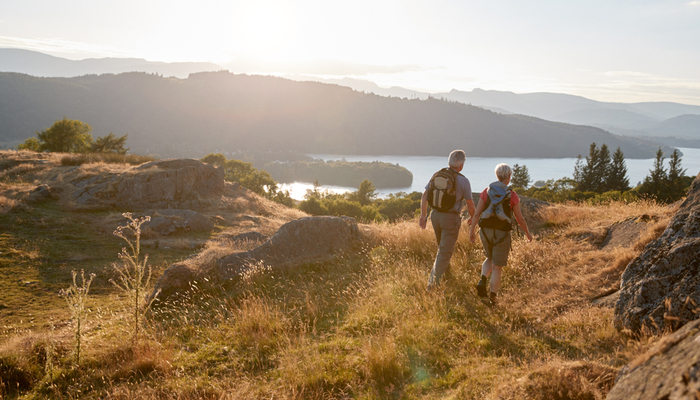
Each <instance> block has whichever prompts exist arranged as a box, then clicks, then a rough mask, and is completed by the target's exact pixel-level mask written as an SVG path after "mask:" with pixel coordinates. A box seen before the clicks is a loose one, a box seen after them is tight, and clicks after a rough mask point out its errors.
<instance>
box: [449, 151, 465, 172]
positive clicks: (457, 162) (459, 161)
mask: <svg viewBox="0 0 700 400" xmlns="http://www.w3.org/2000/svg"><path fill="white" fill-rule="evenodd" d="M466 159H467V155H466V154H464V150H455V151H453V152H452V153H450V158H448V159H447V165H449V166H450V167H452V168H459V167H460V166H462V165H464V160H466Z"/></svg>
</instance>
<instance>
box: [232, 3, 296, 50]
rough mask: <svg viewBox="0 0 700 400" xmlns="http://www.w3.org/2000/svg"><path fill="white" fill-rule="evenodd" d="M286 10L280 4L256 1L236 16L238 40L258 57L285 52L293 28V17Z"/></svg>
mask: <svg viewBox="0 0 700 400" xmlns="http://www.w3.org/2000/svg"><path fill="white" fill-rule="evenodd" d="M287 11H288V10H286V9H285V8H284V7H283V6H281V5H280V4H275V5H274V6H273V5H271V4H270V3H266V2H261V3H257V2H256V4H253V5H251V6H250V7H248V8H247V9H246V10H243V12H242V15H240V16H239V17H238V18H237V20H238V21H239V23H240V27H239V29H236V31H237V32H238V35H239V37H238V40H243V41H244V42H245V47H246V48H247V49H248V51H249V52H250V53H252V54H255V55H256V56H257V57H260V58H276V56H280V55H282V54H284V53H286V52H287V49H288V45H289V43H290V40H291V37H292V36H293V30H294V29H293V18H292V16H291V15H290V14H289V13H288V12H287Z"/></svg>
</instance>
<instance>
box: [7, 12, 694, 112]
mask: <svg viewBox="0 0 700 400" xmlns="http://www.w3.org/2000/svg"><path fill="white" fill-rule="evenodd" d="M0 47H18V48H25V49H31V50H38V51H42V52H45V53H48V54H52V55H55V56H60V57H66V58H71V59H82V58H91V57H107V56H116V57H139V58H145V59H147V60H149V61H167V62H172V61H211V62H216V63H218V64H220V65H222V66H223V67H225V68H227V69H229V70H231V71H232V72H236V73H242V72H245V73H262V74H284V73H294V74H307V75H317V76H323V77H343V76H350V77H354V78H358V79H366V80H371V81H374V82H377V83H378V84H379V85H380V86H402V87H407V88H412V89H417V90H422V91H429V92H438V91H448V90H450V89H453V88H454V89H459V90H471V89H473V88H477V87H478V88H482V89H493V90H509V91H514V92H517V93H528V92H542V91H547V92H560V93H570V94H578V95H582V96H586V97H589V98H592V99H595V100H603V101H621V102H636V101H676V102H681V103H688V104H696V105H700V0H692V1H691V0H678V1H648V0H629V1H627V0H625V1H616V0H578V1H569V0H556V1H554V0H552V1H542V0H529V1H500V0H482V1H472V0H431V1H417V0H402V1H394V0H389V1H386V0H384V1H382V0H372V1H368V0H353V1H333V0H318V1H316V0H298V1H282V0H255V1H252V0H245V1H236V0H220V1H214V0H200V1H197V2H195V1H191V0H190V1H184V0H168V1H164V0H162V1H161V0H119V1H112V0H101V1H95V0H61V1H57V0H0Z"/></svg>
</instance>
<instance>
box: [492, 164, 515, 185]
mask: <svg viewBox="0 0 700 400" xmlns="http://www.w3.org/2000/svg"><path fill="white" fill-rule="evenodd" d="M494 172H496V178H498V180H499V181H501V182H503V181H505V180H506V179H508V178H510V176H511V175H512V174H513V170H512V169H511V168H510V165H508V164H504V163H500V164H498V165H496V169H495V171H494Z"/></svg>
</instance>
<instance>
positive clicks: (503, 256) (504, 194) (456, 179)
mask: <svg viewBox="0 0 700 400" xmlns="http://www.w3.org/2000/svg"><path fill="white" fill-rule="evenodd" d="M466 158H467V157H466V155H465V153H464V151H462V150H455V151H453V152H452V153H450V156H449V159H448V165H449V167H448V168H443V169H441V170H440V171H438V172H436V173H435V175H433V177H432V178H431V179H430V182H428V184H427V185H426V186H425V192H423V197H422V198H421V208H420V221H419V224H420V227H421V228H422V229H425V227H426V225H427V223H428V205H430V206H431V208H432V209H433V211H432V213H431V214H430V220H431V221H432V224H433V229H434V230H435V238H436V239H437V242H438V252H437V256H436V257H435V263H434V264H433V269H432V270H431V271H430V278H429V279H428V290H431V289H432V288H434V287H435V286H436V285H437V284H438V283H439V282H440V278H442V275H443V274H444V273H445V272H446V271H447V270H448V269H449V265H450V259H451V258H452V253H453V251H454V248H455V243H456V242H457V237H458V236H459V229H460V227H461V224H462V216H461V212H462V203H463V200H464V202H465V203H466V206H467V212H468V213H469V219H468V220H467V224H468V225H469V240H470V241H471V242H472V243H474V242H475V241H476V232H475V228H476V225H477V223H478V224H479V227H480V228H481V229H480V232H479V236H480V238H481V244H482V245H483V246H484V252H485V253H486V260H485V261H484V263H483V264H482V265H481V278H480V279H479V282H478V284H477V285H476V291H477V294H478V295H479V297H481V298H482V299H483V300H484V301H488V303H489V304H490V305H492V306H493V305H496V293H497V292H498V288H499V287H500V285H501V272H502V270H503V267H504V266H505V265H506V263H507V262H508V253H509V252H510V241H511V237H510V236H511V234H510V231H511V229H512V220H513V217H515V220H516V221H517V222H518V225H520V228H521V229H522V230H523V232H525V235H527V240H528V241H532V234H531V233H530V230H529V229H528V227H527V223H526V222H525V219H524V218H523V214H522V211H521V210H520V198H519V197H518V195H517V194H516V193H515V192H513V191H511V190H510V189H509V188H508V184H509V183H510V179H511V175H512V174H513V170H512V169H511V168H510V166H509V165H508V164H498V165H497V166H496V170H495V172H496V178H497V179H498V180H497V181H496V182H493V183H491V184H490V185H489V186H488V187H487V188H485V189H484V190H483V191H482V192H481V194H479V202H478V206H477V207H476V209H475V208H474V201H473V200H472V190H471V184H470V183H469V179H467V178H466V177H465V176H464V175H462V174H460V172H461V171H462V168H464V161H465V160H466ZM489 276H490V277H491V280H490V282H489ZM489 292H490V293H489Z"/></svg>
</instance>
